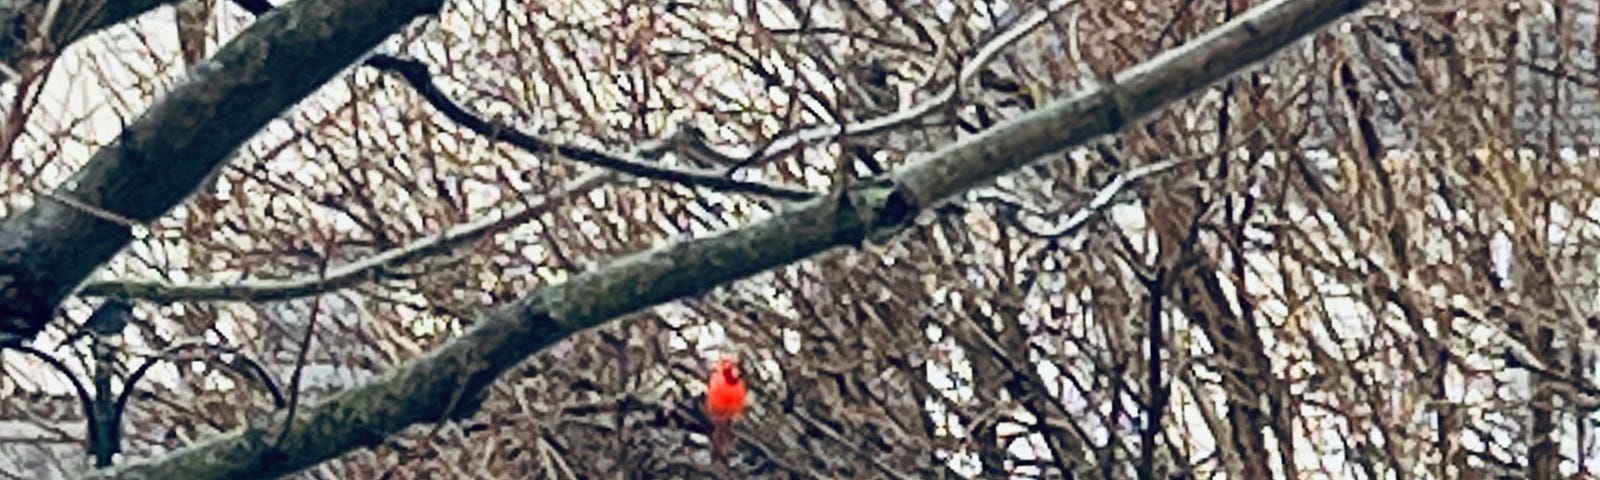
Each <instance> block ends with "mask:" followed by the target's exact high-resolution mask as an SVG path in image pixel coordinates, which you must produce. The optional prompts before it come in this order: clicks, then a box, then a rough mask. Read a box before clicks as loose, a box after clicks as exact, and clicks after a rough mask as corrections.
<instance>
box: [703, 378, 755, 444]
mask: <svg viewBox="0 0 1600 480" xmlns="http://www.w3.org/2000/svg"><path fill="white" fill-rule="evenodd" d="M748 393H749V391H748V390H747V388H746V386H745V382H744V379H743V378H741V377H740V376H739V362H738V360H737V359H735V358H733V357H723V358H721V359H719V360H717V364H716V367H714V368H712V369H711V378H710V379H708V380H707V381H706V413H707V415H708V416H709V417H711V455H712V458H714V459H717V460H718V461H720V460H721V459H723V458H725V457H726V456H727V447H728V440H729V439H730V436H731V435H732V434H733V429H732V426H733V422H734V421H735V420H737V419H738V418H739V415H740V414H742V413H744V407H745V396H746V394H748Z"/></svg>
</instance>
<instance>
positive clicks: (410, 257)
mask: <svg viewBox="0 0 1600 480" xmlns="http://www.w3.org/2000/svg"><path fill="white" fill-rule="evenodd" d="M614 177H616V174H615V173H614V172H609V171H597V172H590V173H588V174H585V175H582V176H580V177H578V178H575V179H572V180H571V181H568V182H567V183H566V184H565V185H563V186H562V188H561V189H560V190H559V192H557V193H553V194H549V195H544V196H541V197H538V198H533V199H529V200H526V201H522V202H518V203H520V204H521V206H519V207H516V208H514V209H512V210H510V211H508V212H505V213H501V214H500V215H496V216H492V217H486V218H483V219H480V220H477V221H474V222H472V223H468V224H465V225H461V226H458V227H456V228H452V229H450V230H447V231H445V232H442V233H440V234H438V235H432V236H428V237H424V238H420V239H417V240H416V241H413V242H411V243H408V244H406V245H405V246H402V247H400V248H396V249H393V250H386V251H384V252H383V253H380V254H377V255H374V256H372V257H368V258H365V259H362V260H360V261H357V262H352V263H348V264H345V265H340V266H337V267H332V268H329V269H328V272H327V276H326V277H322V276H317V275H308V276H305V277H299V278H291V279H286V280H268V279H254V280H243V281H237V282H195V283H186V284H171V283H167V282H163V281H159V280H106V281H98V282H91V283H89V284H86V285H84V287H83V289H82V290H80V291H79V294H81V295H89V296H107V297H120V298H138V299H142V300H149V301H153V302H161V303H167V302H208V301H272V300H286V299H291V298H300V297H304V296H308V295H315V294H319V293H323V292H328V291H332V290H338V289H342V288H349V287H352V286H355V285H359V284H361V283H362V282H366V281H369V280H372V279H373V278H374V277H376V276H378V275H381V274H382V273H383V271H384V270H385V269H389V268H395V267H398V266H401V265H404V264H407V263H410V262H413V261H416V260H418V259H421V258H425V257H427V256H429V255H433V254H436V253H439V252H442V251H446V250H449V249H451V248H455V247H456V246H458V245H461V244H464V243H468V242H471V241H473V240H477V239H480V238H483V237H485V236H488V235H494V234H496V233H499V232H503V231H505V230H506V229H509V228H511V227H515V226H517V225H521V224H523V223H525V222H527V221H528V220H529V219H532V218H535V217H538V216H539V215H543V214H544V213H545V212H548V211H550V207H551V206H553V205H554V204H556V203H557V200H559V199H561V198H567V197H571V196H574V195H582V194H584V193H585V192H588V191H589V190H593V189H595V188H598V187H600V186H603V185H605V184H606V183H607V182H608V181H609V180H611V179H612V178H614Z"/></svg>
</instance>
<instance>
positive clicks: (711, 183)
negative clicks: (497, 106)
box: [367, 55, 815, 200]
mask: <svg viewBox="0 0 1600 480" xmlns="http://www.w3.org/2000/svg"><path fill="white" fill-rule="evenodd" d="M367 65H371V66H373V67H376V68H378V69H380V70H383V71H387V72H390V73H394V74H395V75H399V76H400V77H401V78H403V79H405V81H406V83H408V84H410V85H411V87H412V88H415V89H416V90H417V93H419V94H421V95H422V98H424V99H426V100H427V101H428V103H429V104H431V105H433V107H434V108H436V109H438V110H439V113H443V114H444V116H446V117H449V118H450V119H451V120H454V121H455V122H456V123H458V124H461V126H463V127H467V129H468V130H472V131H473V132H477V133H478V134H479V135H483V136H484V137H485V138H488V139H491V140H495V141H505V142H507V143H510V144H512V145H516V146H517V147H519V148H522V149H523V150H527V151H529V152H533V153H545V152H554V153H556V154H559V155H561V156H563V157H566V158H570V159H573V160H576V161H579V162H583V163H587V164H590V165H594V166H597V167H601V168H609V169H612V170H616V171H619V172H622V173H626V174H628V175H632V176H635V177H640V178H650V179H656V180H665V181H669V182H675V183H682V184H685V185H694V186H701V187H707V188H712V189H716V190H722V191H728V192H744V193H753V194H757V195H763V196H768V197H773V198H778V199H783V200H805V199H809V198H812V197H814V196H815V194H814V193H812V192H810V191H807V190H804V189H796V188H793V187H786V186H780V185H768V184H765V183H760V182H750V181H744V180H735V179H732V178H728V177H726V176H724V175H722V174H721V173H720V172H704V171H698V170H692V169H687V168H675V167H669V166H665V165H654V164H651V163H650V162H648V161H645V160H643V159H639V158H634V157H631V156H626V155H622V154H616V153H609V152H605V151H601V150H598V149H592V148H587V147H580V146H577V145H572V144H566V143H560V142H554V141H550V140H547V139H544V138H540V137H538V136H535V135H531V134H527V133H523V132H522V131H520V130H517V129H515V128H511V127H507V126H504V125H500V124H497V123H494V122H490V121H488V120H484V119H483V118H482V117H481V116H479V115H476V114H474V113H472V112H469V111H467V109H466V108H465V107H462V106H461V105H460V104H458V103H456V102H455V101H454V100H451V99H450V97H448V96H446V95H445V94H444V92H441V91H439V88H438V87H437V86H435V85H434V84H433V78H432V76H431V75H430V74H429V73H428V66H427V65H424V64H423V63H422V62H419V61H416V60H409V59H401V58H397V57H393V56H389V55H375V56H373V57H372V58H369V59H367Z"/></svg>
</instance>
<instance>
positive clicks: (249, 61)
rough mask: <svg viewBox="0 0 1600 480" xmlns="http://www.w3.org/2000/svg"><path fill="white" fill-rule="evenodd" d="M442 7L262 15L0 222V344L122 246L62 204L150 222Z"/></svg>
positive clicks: (305, 8) (354, 1) (294, 9)
mask: <svg viewBox="0 0 1600 480" xmlns="http://www.w3.org/2000/svg"><path fill="white" fill-rule="evenodd" d="M442 2H443V0H297V1H295V2H291V3H289V4H287V5H284V6H282V7H279V8H276V9H274V11H273V13H270V14H268V15H265V16H262V17H261V19H260V20H258V21H256V22H255V23H254V24H252V25H251V26H250V27H249V28H248V29H246V30H245V31H244V32H243V33H241V34H240V35H239V37H238V38H236V39H234V40H233V41H231V42H229V43H228V44H227V45H226V46H225V47H223V48H222V50H221V51H218V52H217V53H216V55H215V56H213V58H212V59H211V60H209V61H207V62H206V63H204V64H202V65H201V66H199V67H197V68H195V69H194V70H193V71H192V76H191V78H190V80H189V81H188V82H186V83H184V84H182V85H180V86H178V87H177V88H175V89H174V90H172V91H171V92H169V93H167V94H166V96H165V97H163V98H162V99H160V100H159V101H157V103H156V104H155V105H154V106H152V107H150V109H149V110H148V111H146V112H145V113H144V114H143V115H142V116H141V117H140V118H138V119H137V120H135V121H134V122H133V124H131V125H129V126H128V127H127V129H126V130H124V131H123V132H122V133H121V134H120V135H119V137H118V138H117V140H116V141H115V142H114V143H113V144H111V145H109V146H106V147H104V148H102V149H100V151H98V152H96V153H95V155H94V156H93V157H92V158H90V159H89V162H88V164H87V165H85V166H84V167H83V168H82V169H80V170H79V171H78V172H77V173H76V174H74V175H73V176H72V177H71V178H69V179H68V180H67V181H66V182H65V183H63V184H62V185H61V186H60V187H59V188H57V189H56V190H55V191H54V192H53V194H51V195H46V196H42V197H41V198H39V199H38V200H37V203H35V204H34V205H32V206H31V207H29V208H28V209H26V210H23V211H21V212H18V213H16V214H14V215H12V216H11V217H9V218H7V219H5V221H4V222H0V336H9V337H12V338H22V339H29V338H32V337H33V336H34V335H35V334H37V333H38V332H39V331H40V330H43V329H44V326H45V324H47V323H48V322H49V321H50V318H51V315H52V312H53V311H54V310H55V308H56V306H57V305H59V304H60V303H61V300H62V299H63V298H65V297H66V296H67V295H68V294H69V293H70V292H71V291H72V290H74V289H75V288H77V286H78V284H79V283H81V282H82V281H83V280H84V278H85V277H87V276H88V275H89V273H91V272H93V271H94V270H95V269H96V268H99V267H100V265H101V264H103V263H105V262H106V261H107V260H109V259H110V258H111V257H112V256H113V255H116V253H117V252H119V251H121V250H122V248H123V247H125V246H127V244H128V242H129V241H131V239H132V232H131V229H132V226H131V225H127V224H124V223H120V222H115V221H111V220H108V219H106V218H104V217H102V216H99V215H96V214H94V213H93V212H91V211H88V210H86V209H83V208H78V207H75V206H73V205H71V203H82V204H86V205H90V206H92V207H94V208H95V209H98V210H102V211H106V212H111V213H113V214H116V215H118V216H120V217H122V218H127V219H130V220H132V221H135V222H150V221H153V220H155V219H156V218H158V217H160V216H161V215H163V214H165V213H166V212H167V210H169V209H171V208H172V207H173V206H175V205H177V204H178V203H179V202H181V201H183V200H184V199H185V198H187V197H188V196H189V195H190V194H191V193H192V192H194V191H195V189H196V188H198V187H199V186H200V185H201V184H202V183H204V182H206V181H207V178H208V177H210V176H211V175H213V174H214V172H216V171H217V168H218V167H219V166H220V165H222V163H223V162H224V161H225V159H226V158H227V157H228V155H229V154H230V153H232V152H233V151H234V149H236V148H238V146H239V145H240V144H242V143H243V142H244V141H245V140H247V139H249V138H250V137H251V136H252V135H254V134H255V133H256V131H257V130H259V129H260V128H261V127H262V126H263V125H265V124H266V123H267V122H268V121H270V120H272V119H273V118H274V117H277V116H278V115H279V114H280V113H282V112H283V111H284V110H285V109H287V108H288V107H289V106H291V105H294V104H295V103H296V102H298V101H300V100H301V99H303V98H305V96H306V95H308V94H310V93H311V92H312V91H313V90H315V89H316V88H318V87H319V86H321V85H322V84H323V83H324V82H326V81H327V80H328V79H330V78H332V77H333V76H334V75H335V74H337V73H338V72H339V71H341V70H342V69H344V68H345V67H346V66H348V65H350V64H351V63H352V62H353V61H355V60H356V59H357V58H359V57H360V56H362V55H364V54H366V53H367V51H368V50H370V49H371V48H372V47H374V46H376V45H377V44H378V42H380V41H382V40H384V39H385V38H388V37H389V35H390V34H392V33H394V32H395V31H397V30H399V29H400V27H402V26H404V25H405V24H406V23H408V22H410V21H411V20H412V19H413V18H415V17H417V16H421V15H426V14H430V13H433V12H436V11H438V9H439V7H440V5H441V4H442ZM63 198H64V199H70V200H71V202H68V201H62V200H60V199H63Z"/></svg>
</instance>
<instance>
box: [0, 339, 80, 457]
mask: <svg viewBox="0 0 1600 480" xmlns="http://www.w3.org/2000/svg"><path fill="white" fill-rule="evenodd" d="M6 348H10V349H14V350H16V351H19V352H22V353H26V354H28V355H33V356H34V357H37V358H38V359H39V360H43V361H44V363H45V364H48V365H50V367H51V368H54V369H56V371H58V372H61V376H63V377H67V382H69V383H71V384H72V390H73V392H75V393H77V394H78V401H79V403H82V404H83V418H84V420H85V421H87V422H89V439H88V440H89V445H91V446H93V445H95V442H96V441H98V440H99V438H98V435H99V431H100V430H99V428H98V426H99V425H100V423H99V422H98V421H97V418H96V417H97V415H95V413H94V396H93V395H89V389H88V387H84V386H83V381H81V380H78V376H77V375H73V374H72V370H71V369H69V368H67V364H66V362H62V361H61V360H60V359H57V358H56V357H53V356H50V354H48V353H45V352H43V351H40V350H39V349H37V348H33V347H30V346H27V345H5V346H4V347H0V350H4V349H6Z"/></svg>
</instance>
